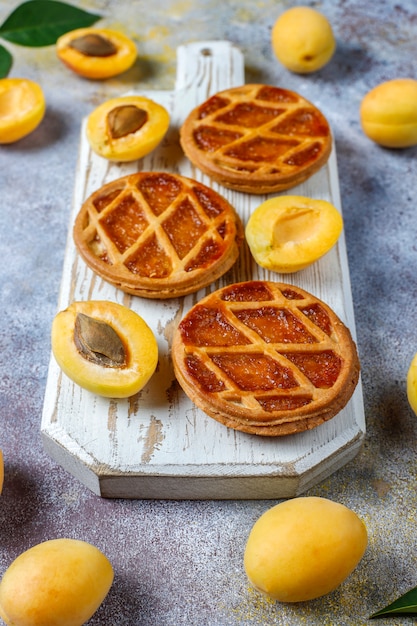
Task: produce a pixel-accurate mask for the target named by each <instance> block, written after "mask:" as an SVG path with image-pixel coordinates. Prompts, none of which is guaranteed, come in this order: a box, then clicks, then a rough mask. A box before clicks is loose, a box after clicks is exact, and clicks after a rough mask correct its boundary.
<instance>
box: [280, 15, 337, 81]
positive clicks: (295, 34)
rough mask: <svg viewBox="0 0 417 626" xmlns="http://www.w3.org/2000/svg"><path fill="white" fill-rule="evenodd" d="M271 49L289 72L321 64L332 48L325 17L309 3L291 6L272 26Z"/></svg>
mask: <svg viewBox="0 0 417 626" xmlns="http://www.w3.org/2000/svg"><path fill="white" fill-rule="evenodd" d="M272 49H273V51H274V54H275V56H276V57H277V59H278V61H280V62H281V63H282V65H284V67H286V68H287V69H289V70H290V71H291V72H295V73H297V74H309V73H311V72H316V71H317V70H319V69H321V68H322V67H324V66H325V65H326V64H327V63H328V62H329V61H330V59H331V58H332V56H333V54H334V51H335V49H336V40H335V37H334V34H333V30H332V27H331V25H330V22H329V21H328V19H327V18H326V17H325V16H324V15H323V14H321V13H319V12H318V11H316V10H315V9H312V8H310V7H304V6H299V7H293V8H291V9H288V10H287V11H285V12H284V13H282V14H281V15H280V17H279V18H278V19H277V20H276V22H275V24H274V26H273V28H272Z"/></svg>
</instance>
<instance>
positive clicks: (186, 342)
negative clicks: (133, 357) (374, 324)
mask: <svg viewBox="0 0 417 626" xmlns="http://www.w3.org/2000/svg"><path fill="white" fill-rule="evenodd" d="M172 359H173V364H174V370H175V374H176V377H177V380H178V382H179V383H180V385H181V387H182V388H183V390H184V392H185V393H186V394H187V395H188V397H189V398H190V399H191V400H192V401H193V402H194V403H195V404H196V405H197V406H198V407H199V408H200V409H201V410H202V411H204V412H205V413H206V414H207V415H209V416H210V417H212V418H214V419H215V420H217V421H219V422H221V423H222V424H224V425H226V426H228V427H230V428H233V429H236V430H239V431H243V432H245V433H252V434H256V435H264V436H281V435H289V434H293V433H298V432H302V431H305V430H308V429H311V428H314V427H316V426H318V425H319V424H321V423H323V422H325V421H327V420H329V419H330V418H332V417H334V416H335V415H336V414H337V413H339V411H341V409H342V408H343V407H344V406H345V405H346V404H347V402H348V401H349V399H350V398H351V396H352V394H353V391H354V389H355V387H356V385H357V382H358V379H359V371H360V365H359V359H358V354H357V350H356V345H355V343H354V341H353V339H352V337H351V334H350V331H349V329H348V328H347V327H346V326H345V325H344V324H343V322H342V321H341V320H340V319H339V318H338V316H337V315H336V314H335V313H334V311H333V310H332V309H330V307H329V306H328V305H326V304H325V303H324V302H322V301H321V300H319V299H317V298H316V297H315V296H313V295H312V294H310V293H308V292H306V291H304V290H303V289H300V288H299V287H294V286H292V285H287V284H285V283H274V282H270V281H248V282H242V283H236V284H232V285H229V286H226V287H223V288H221V289H219V290H217V291H215V292H213V293H212V294H210V295H208V296H206V297H205V298H203V299H202V300H201V301H200V302H198V303H197V304H196V305H194V306H193V307H192V309H191V310H190V311H189V312H188V313H187V314H186V315H185V317H184V318H183V320H182V321H181V322H180V324H179V326H178V328H177V329H176V331H175V333H174V338H173V344H172Z"/></svg>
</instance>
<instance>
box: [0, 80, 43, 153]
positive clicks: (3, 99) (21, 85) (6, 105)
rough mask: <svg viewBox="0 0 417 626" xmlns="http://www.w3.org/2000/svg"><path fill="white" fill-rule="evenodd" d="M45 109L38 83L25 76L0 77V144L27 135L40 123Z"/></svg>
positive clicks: (11, 141)
mask: <svg viewBox="0 0 417 626" xmlns="http://www.w3.org/2000/svg"><path fill="white" fill-rule="evenodd" d="M45 109H46V102H45V96H44V94H43V91H42V89H41V87H40V85H38V83H35V82H33V81H32V80H28V79H26V78H2V79H0V144H6V143H14V142H15V141H18V140H19V139H22V138H23V137H26V135H29V133H31V132H32V131H34V130H35V128H37V127H38V126H39V124H40V123H41V121H42V119H43V117H44V115H45Z"/></svg>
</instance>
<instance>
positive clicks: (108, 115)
mask: <svg viewBox="0 0 417 626" xmlns="http://www.w3.org/2000/svg"><path fill="white" fill-rule="evenodd" d="M169 122H170V116H169V113H168V111H167V110H166V109H165V107H163V106H162V105H160V104H158V103H157V102H154V101H153V100H151V99H149V98H146V97H144V96H121V97H119V98H112V99H111V100H107V101H106V102H103V103H102V104H101V105H100V106H98V107H97V108H96V109H95V110H94V111H93V112H92V113H90V115H89V116H88V119H87V127H86V133H87V139H88V142H89V144H90V146H91V148H92V150H94V152H96V154H98V155H100V156H102V157H104V158H105V159H109V160H110V161H122V162H123V161H135V160H136V159H140V158H142V157H143V156H145V155H146V154H149V153H150V152H152V150H154V149H155V148H156V147H157V145H158V144H159V143H160V142H161V141H162V139H163V137H164V136H165V134H166V132H167V130H168V128H169Z"/></svg>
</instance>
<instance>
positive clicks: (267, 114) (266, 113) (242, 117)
mask: <svg viewBox="0 0 417 626" xmlns="http://www.w3.org/2000/svg"><path fill="white" fill-rule="evenodd" d="M284 111H285V109H273V108H271V107H262V106H259V105H257V104H253V103H249V102H242V103H240V104H236V106H234V107H233V109H231V110H230V111H227V112H226V113H223V114H222V115H218V116H217V117H216V118H215V121H216V122H221V123H222V124H233V125H234V126H243V127H244V128H257V127H258V126H262V125H263V124H268V123H269V122H271V121H272V120H274V119H275V118H276V117H278V116H279V115H281V114H282V113H283V112H284Z"/></svg>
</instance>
